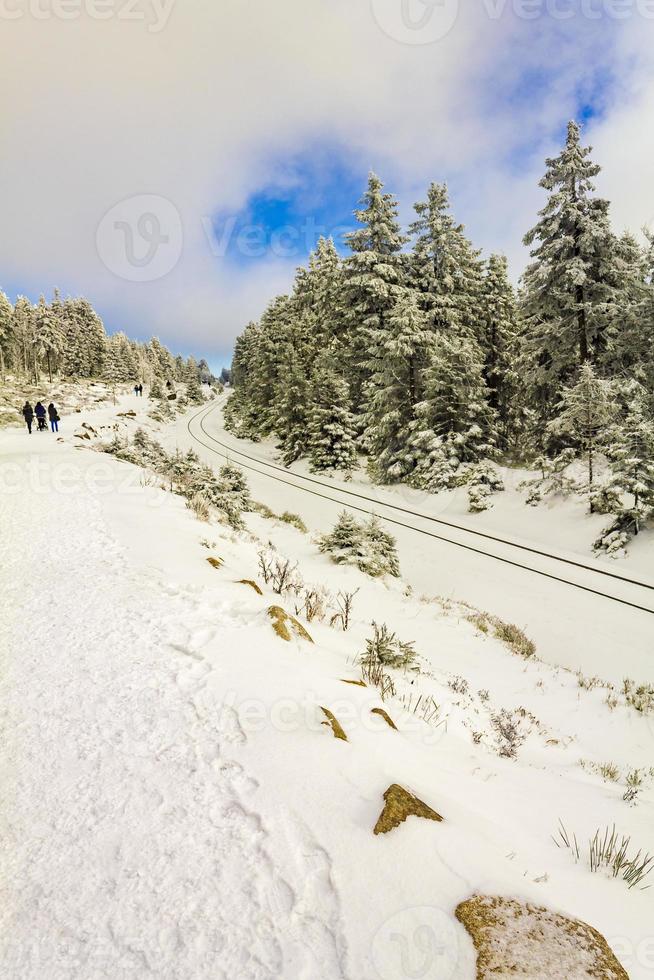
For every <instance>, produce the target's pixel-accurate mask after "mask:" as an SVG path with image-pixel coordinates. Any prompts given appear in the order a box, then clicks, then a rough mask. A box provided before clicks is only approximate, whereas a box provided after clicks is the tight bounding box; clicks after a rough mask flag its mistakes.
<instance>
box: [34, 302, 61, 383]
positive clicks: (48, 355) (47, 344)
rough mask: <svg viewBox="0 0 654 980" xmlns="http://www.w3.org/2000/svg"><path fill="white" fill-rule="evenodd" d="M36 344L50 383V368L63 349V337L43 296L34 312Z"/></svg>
mask: <svg viewBox="0 0 654 980" xmlns="http://www.w3.org/2000/svg"><path fill="white" fill-rule="evenodd" d="M35 321H36V322H35V329H36V344H37V350H38V354H39V359H43V358H45V361H46V364H47V367H48V380H49V381H50V383H52V366H53V364H56V361H57V358H58V356H59V354H60V353H61V349H62V347H63V336H62V334H61V330H60V328H59V324H58V323H57V320H56V318H55V316H54V314H53V312H52V309H51V308H50V307H49V306H46V302H45V299H44V297H43V296H41V297H40V299H39V302H38V305H37V307H36V310H35Z"/></svg>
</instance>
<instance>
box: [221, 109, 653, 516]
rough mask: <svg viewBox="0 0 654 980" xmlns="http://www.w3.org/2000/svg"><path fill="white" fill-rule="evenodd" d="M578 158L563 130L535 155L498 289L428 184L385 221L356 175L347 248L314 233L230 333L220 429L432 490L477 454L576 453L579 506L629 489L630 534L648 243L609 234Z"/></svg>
mask: <svg viewBox="0 0 654 980" xmlns="http://www.w3.org/2000/svg"><path fill="white" fill-rule="evenodd" d="M591 151H592V148H590V147H585V146H583V145H582V142H581V135H580V128H579V126H578V125H577V124H576V123H574V122H571V123H570V124H569V126H568V131H567V139H566V142H565V145H564V146H563V148H562V150H561V152H560V154H559V155H558V156H557V157H555V158H552V159H548V160H547V161H546V172H545V175H544V177H543V178H542V180H541V181H540V186H541V187H542V188H543V189H544V190H546V191H547V200H546V203H545V206H544V207H543V209H542V210H541V211H540V212H539V215H538V220H537V222H536V224H535V225H534V227H533V228H532V229H531V230H530V231H529V232H528V233H527V234H526V236H525V239H524V240H525V244H526V245H528V246H529V248H530V256H531V261H530V263H529V265H528V267H527V269H526V271H525V273H524V275H523V276H522V279H521V282H520V286H519V289H518V290H516V289H514V287H513V285H512V284H511V282H510V279H509V276H508V270H507V261H506V259H505V257H504V256H502V255H500V254H493V255H491V256H490V258H488V259H487V260H484V259H483V258H482V256H481V252H480V251H479V250H478V249H476V248H475V247H474V245H473V244H472V243H471V242H470V240H469V239H468V238H467V236H466V234H465V229H464V227H463V226H462V225H461V224H459V223H458V222H457V221H456V219H455V217H454V216H453V214H452V211H451V207H450V202H449V199H448V191H447V187H446V186H445V185H443V184H437V183H433V184H431V186H430V187H429V188H428V190H427V194H426V197H425V199H424V200H423V201H420V202H418V203H417V204H415V206H414V210H415V219H414V221H413V222H412V223H411V224H410V226H409V227H408V229H406V231H404V230H403V229H402V227H401V226H400V223H399V221H398V207H397V201H396V200H395V198H394V197H393V196H392V195H391V194H389V193H387V192H386V191H385V189H384V185H383V183H382V181H381V180H380V178H379V177H378V176H377V175H376V174H374V173H371V174H370V175H369V178H368V185H367V189H366V191H365V193H364V196H363V199H362V201H361V202H360V207H359V208H358V209H357V210H356V211H355V212H354V214H355V218H356V222H357V225H358V227H357V228H356V230H354V231H353V232H351V233H350V234H349V235H348V236H347V243H348V246H349V254H348V255H346V256H345V257H343V258H341V257H340V256H339V254H338V252H337V250H336V248H335V246H334V243H333V241H331V240H328V239H321V240H320V241H319V242H318V245H317V247H316V249H315V251H314V252H313V253H312V255H311V256H310V259H309V262H308V266H307V267H306V268H299V269H298V270H297V274H296V277H295V281H294V284H293V288H292V291H291V292H290V293H289V294H288V295H283V296H277V297H276V298H275V299H273V301H272V302H271V303H270V304H269V306H268V307H267V308H266V310H265V311H264V313H263V315H262V316H261V318H260V320H259V321H258V322H256V323H255V322H253V323H249V324H248V325H247V326H246V327H245V329H244V331H243V332H242V334H241V335H240V337H239V338H238V339H237V341H236V345H235V350H234V360H233V364H232V383H233V385H234V388H235V391H234V393H233V395H232V397H231V399H230V401H229V403H228V408H227V412H226V417H227V423H228V425H229V426H230V427H231V428H232V429H233V431H234V432H236V433H237V434H239V435H242V436H244V437H249V438H254V439H258V438H261V437H263V436H269V435H273V436H275V437H277V438H278V440H279V446H280V450H281V454H282V457H283V459H284V461H285V463H286V464H290V463H292V462H293V461H294V460H297V459H299V458H302V457H307V458H308V459H309V460H310V462H311V466H312V468H313V469H314V470H327V469H334V470H341V471H345V472H348V471H349V470H351V469H352V468H353V467H354V465H355V464H356V462H357V459H358V457H359V455H360V454H361V453H363V454H365V456H366V458H367V464H368V468H369V470H370V473H371V475H372V477H373V478H374V479H375V480H377V481H378V482H381V483H394V482H398V481H403V482H407V483H409V484H411V485H413V486H416V487H419V488H422V489H427V490H432V491H436V490H439V489H442V488H444V487H451V486H453V485H456V484H457V483H462V482H466V481H470V480H471V479H473V478H474V477H473V476H471V474H474V472H475V466H480V465H481V466H482V468H483V466H484V464H486V463H487V462H488V461H489V460H497V461H500V462H504V463H507V464H526V465H533V464H534V463H535V462H536V461H538V463H539V465H540V466H542V467H545V468H547V467H548V466H549V467H550V469H551V467H552V466H554V468H556V466H557V465H560V464H561V454H562V453H567V456H564V457H563V459H564V460H566V459H567V461H568V462H569V461H570V459H571V458H573V457H574V458H576V457H577V456H578V457H580V458H583V459H584V460H586V461H587V462H588V464H589V465H588V485H587V487H586V488H585V489H586V490H587V491H588V494H589V502H590V507H591V509H599V508H600V507H602V506H603V507H604V508H605V509H606V510H607V512H609V511H610V508H611V507H612V508H613V511H612V512H614V511H615V510H616V508H617V506H618V505H617V503H616V501H617V499H618V497H619V496H620V494H621V493H622V494H624V493H626V492H629V493H630V494H631V498H632V499H631V505H632V506H631V507H630V508H628V509H629V510H630V511H632V512H633V513H632V516H633V515H634V514H635V515H636V517H637V524H636V528H635V529H636V530H637V528H638V524H639V522H642V519H643V518H644V516H645V515H646V513H647V512H649V510H651V508H652V507H654V472H652V471H651V467H649V468H648V459H649V460H650V461H651V459H652V457H654V427H653V422H652V419H653V417H654V347H653V344H652V341H653V339H654V240H653V238H652V236H651V235H649V236H648V235H647V233H646V234H645V237H644V238H643V241H642V243H641V242H639V240H638V239H637V238H636V237H635V236H634V235H632V234H631V233H629V232H625V233H624V234H616V233H615V232H614V231H613V230H612V228H611V224H610V220H609V202H608V201H606V200H604V199H602V198H600V197H598V196H597V195H596V193H595V187H594V184H593V180H594V178H595V177H596V176H597V174H598V173H599V171H600V168H599V166H598V165H597V164H596V163H594V162H593V160H592V158H591ZM599 450H602V451H606V452H607V453H608V456H609V457H610V459H611V460H612V464H613V466H614V471H615V473H614V475H615V480H614V486H613V491H611V492H612V493H613V497H612V498H611V500H610V501H609V499H608V498H607V495H606V492H604V497H603V498H601V492H600V491H601V490H603V491H606V487H602V488H600V487H599V486H596V485H595V482H594V476H595V473H594V467H593V456H594V453H596V452H598V451H599ZM629 461H632V463H633V465H632V467H631V471H630V473H628V474H626V473H625V468H627V469H628V468H629V466H630V465H631V463H629ZM481 479H482V480H483V479H484V477H483V476H482V478H481ZM489 479H491V478H489ZM640 484H642V486H640V488H639V489H636V488H637V487H639V485H640ZM645 485H646V486H645ZM609 496H610V495H609ZM623 509H624V508H623Z"/></svg>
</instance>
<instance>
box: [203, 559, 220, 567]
mask: <svg viewBox="0 0 654 980" xmlns="http://www.w3.org/2000/svg"><path fill="white" fill-rule="evenodd" d="M207 561H208V562H209V564H210V565H211V567H212V568H222V567H223V560H222V558H207Z"/></svg>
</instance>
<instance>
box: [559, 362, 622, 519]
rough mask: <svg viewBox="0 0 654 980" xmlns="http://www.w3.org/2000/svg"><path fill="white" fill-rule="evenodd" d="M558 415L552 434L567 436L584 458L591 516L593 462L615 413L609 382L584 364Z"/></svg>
mask: <svg viewBox="0 0 654 980" xmlns="http://www.w3.org/2000/svg"><path fill="white" fill-rule="evenodd" d="M558 409H559V414H558V417H557V418H556V420H555V421H554V422H552V423H551V424H550V427H549V428H550V431H551V432H553V433H555V434H557V435H558V434H560V433H567V434H569V435H570V436H571V437H572V439H573V440H574V442H576V443H577V445H578V446H579V448H580V449H581V450H582V452H583V453H584V454H585V456H586V462H587V466H588V500H589V505H590V512H591V514H592V513H594V510H595V505H594V493H595V485H594V471H593V469H594V460H595V455H596V453H597V451H598V449H599V448H600V446H601V444H602V442H601V437H602V435H603V433H605V431H606V429H607V427H608V425H609V424H610V423H611V421H612V419H613V417H614V416H615V412H616V404H615V397H614V394H613V387H612V385H611V382H610V381H605V380H603V379H602V378H598V377H597V375H596V373H595V371H594V369H593V366H592V364H590V362H589V361H586V363H585V364H583V365H582V367H581V371H580V372H579V378H578V380H577V382H576V384H573V385H570V386H569V387H567V388H564V389H563V391H562V397H561V402H560V404H559V406H558Z"/></svg>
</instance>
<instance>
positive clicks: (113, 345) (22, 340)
mask: <svg viewBox="0 0 654 980" xmlns="http://www.w3.org/2000/svg"><path fill="white" fill-rule="evenodd" d="M7 374H12V375H16V376H19V377H22V378H25V379H26V380H30V381H33V382H34V383H35V384H38V383H39V382H40V381H41V379H42V377H43V376H47V378H48V380H49V381H52V379H53V377H54V376H57V377H61V378H68V379H71V380H80V379H85V378H94V379H100V380H103V381H106V382H107V383H108V384H109V385H112V386H114V385H117V384H121V383H125V382H130V381H132V382H135V381H138V380H140V381H145V382H146V383H148V384H151V385H153V386H154V388H155V391H158V390H160V388H161V385H162V384H164V383H165V382H166V381H171V382H174V381H178V382H184V383H186V384H189V383H191V384H192V385H193V389H194V391H195V390H196V388H197V386H198V385H199V384H201V383H206V384H208V383H210V382H212V381H213V380H214V378H213V376H212V373H211V371H210V369H209V365H208V364H207V362H206V360H204V359H202V360H200V361H196V359H195V358H194V357H188V358H183V357H182V356H181V355H177V356H174V355H173V354H172V353H171V352H170V351H169V350H168V348H167V347H165V346H164V345H163V344H162V343H161V342H160V341H159V340H158V339H157V338H156V337H153V338H152V339H151V340H150V341H148V342H147V343H139V342H138V341H136V340H130V339H129V338H128V337H127V336H126V335H125V334H124V333H122V332H118V333H115V334H112V335H108V334H107V332H106V330H105V327H104V324H103V322H102V320H101V318H100V316H99V315H98V314H97V313H96V311H95V310H94V309H93V307H92V306H91V304H90V303H89V301H88V300H86V299H84V298H82V297H77V298H72V297H68V298H66V299H62V298H61V296H60V295H59V291H58V290H55V291H54V296H53V298H52V300H51V302H49V303H48V302H46V300H45V298H44V297H43V296H41V297H40V299H39V301H38V303H36V304H35V305H33V304H32V303H30V301H29V300H28V299H26V297H24V296H19V297H18V298H17V300H16V303H15V304H14V305H12V303H11V302H10V300H9V298H8V297H7V296H6V295H5V293H3V292H2V291H1V290H0V380H1V379H2V378H4V377H5V376H6V375H7Z"/></svg>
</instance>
